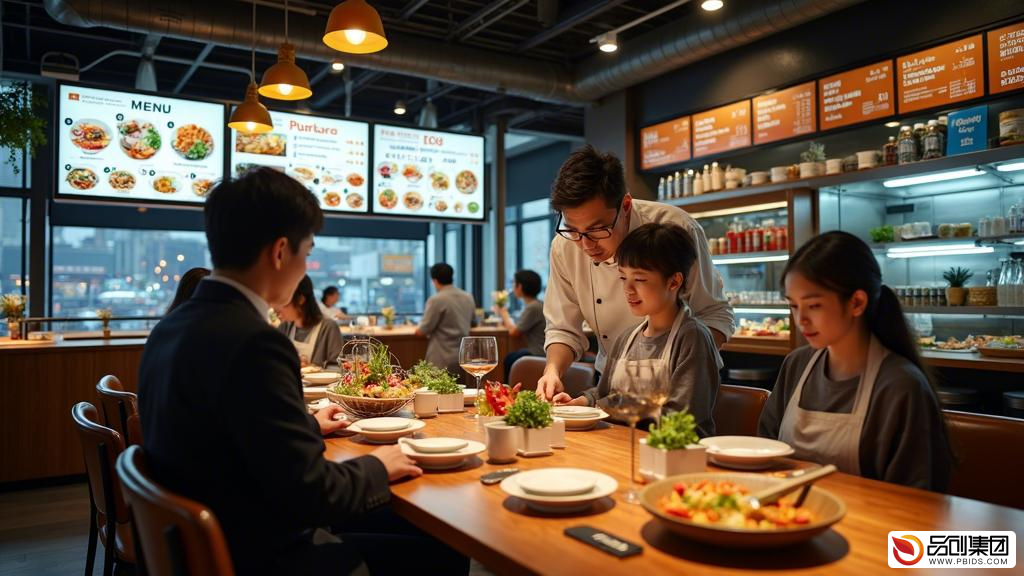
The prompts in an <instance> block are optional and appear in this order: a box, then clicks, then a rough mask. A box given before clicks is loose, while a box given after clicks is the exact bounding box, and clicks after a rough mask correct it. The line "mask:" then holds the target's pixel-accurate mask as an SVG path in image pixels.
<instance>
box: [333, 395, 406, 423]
mask: <svg viewBox="0 0 1024 576" xmlns="http://www.w3.org/2000/svg"><path fill="white" fill-rule="evenodd" d="M327 398H328V399H329V400H330V401H331V402H335V403H337V404H341V407H342V408H344V409H345V411H346V412H348V413H349V414H351V415H353V416H355V417H357V418H379V417H383V416H391V415H392V414H394V413H396V412H398V411H399V410H401V409H402V408H405V405H406V404H408V403H409V401H411V400H412V396H410V397H408V398H364V397H362V396H344V395H342V394H336V393H334V392H332V391H330V390H328V391H327Z"/></svg>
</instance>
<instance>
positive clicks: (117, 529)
mask: <svg viewBox="0 0 1024 576" xmlns="http://www.w3.org/2000/svg"><path fill="white" fill-rule="evenodd" d="M71 417H72V419H73V420H74V422H75V427H76V428H77V429H78V438H79V440H81V442H82V452H83V453H84V454H85V471H86V474H87V476H88V478H89V501H90V508H91V511H90V512H91V513H90V521H89V548H88V551H87V552H86V560H85V573H86V575H87V576H91V575H92V569H93V563H94V561H95V559H96V537H97V533H98V535H99V539H100V540H101V541H102V542H103V547H104V553H103V574H104V576H110V575H111V574H113V571H114V563H115V562H118V563H121V562H124V563H128V564H136V554H135V545H134V542H135V539H134V538H133V534H132V526H131V517H130V516H129V514H128V506H127V505H126V504H125V501H124V497H123V496H122V494H121V483H120V482H118V480H117V474H115V472H114V466H115V464H116V461H117V457H118V456H119V455H120V454H121V452H123V451H124V442H123V441H122V440H121V435H120V434H118V433H117V432H116V431H114V430H111V429H110V428H107V427H106V426H102V425H100V424H99V417H98V414H97V412H96V407H95V406H93V405H92V404H90V403H88V402H79V403H78V404H75V406H74V407H73V408H72V409H71Z"/></svg>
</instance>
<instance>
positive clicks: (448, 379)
mask: <svg viewBox="0 0 1024 576" xmlns="http://www.w3.org/2000/svg"><path fill="white" fill-rule="evenodd" d="M409 379H410V380H411V381H412V382H413V386H416V387H417V388H426V389H427V390H430V391H432V392H436V393H437V411H438V412H440V413H442V414H444V413H446V412H462V411H463V410H464V409H465V399H464V397H463V394H462V387H461V386H459V381H458V379H456V378H455V376H453V375H452V374H451V372H448V371H447V370H445V369H444V368H438V367H437V366H434V365H433V364H431V363H430V362H427V361H426V360H420V361H419V362H417V363H416V365H415V366H413V367H412V370H411V371H410V373H409Z"/></svg>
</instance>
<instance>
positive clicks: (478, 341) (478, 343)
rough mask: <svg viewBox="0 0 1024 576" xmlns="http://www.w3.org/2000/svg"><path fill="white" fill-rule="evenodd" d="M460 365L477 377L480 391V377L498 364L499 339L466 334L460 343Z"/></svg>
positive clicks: (477, 386) (477, 387)
mask: <svg viewBox="0 0 1024 576" xmlns="http://www.w3.org/2000/svg"><path fill="white" fill-rule="evenodd" d="M459 366H461V367H462V369H463V370H465V371H466V372H469V373H470V374H471V375H473V377H475V378H476V389H477V391H479V390H480V379H481V378H483V377H484V374H487V373H488V372H490V371H491V370H494V369H495V368H497V366H498V340H497V339H496V338H495V337H494V336H466V337H465V338H463V339H462V343H461V344H459ZM478 393H479V392H478Z"/></svg>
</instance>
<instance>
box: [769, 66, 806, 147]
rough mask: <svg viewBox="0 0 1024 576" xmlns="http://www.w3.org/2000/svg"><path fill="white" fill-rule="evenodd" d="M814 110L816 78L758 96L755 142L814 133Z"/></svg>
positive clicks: (772, 140)
mask: <svg viewBox="0 0 1024 576" xmlns="http://www.w3.org/2000/svg"><path fill="white" fill-rule="evenodd" d="M814 111H815V105H814V82H813V81H812V82H807V83H805V84H800V85H798V86H793V87H792V88H786V89H785V90H779V91H778V92H772V93H771V94H766V95H764V96H758V97H757V98H754V144H766V143H768V142H775V141H776V140H785V139H786V138H792V137H794V136H799V135H801V134H810V133H811V132H814V130H815V129H816V128H817V126H816V125H815V124H816V123H815V120H816V116H815V113H814Z"/></svg>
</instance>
